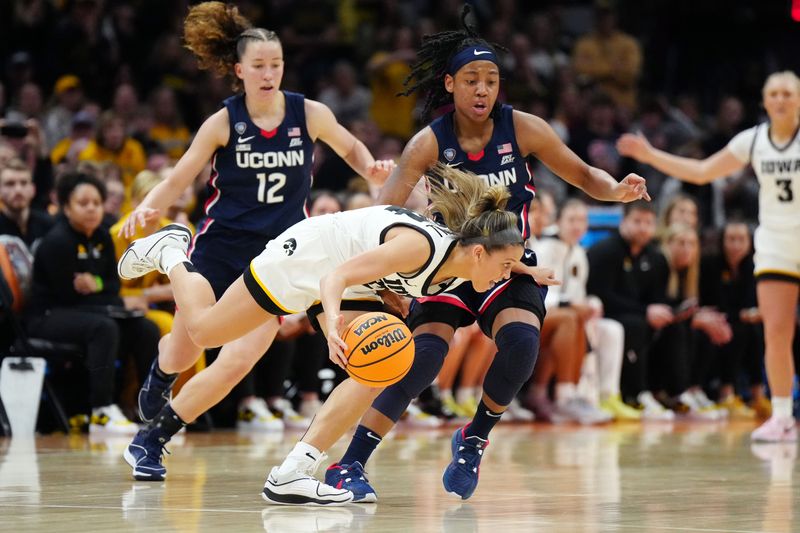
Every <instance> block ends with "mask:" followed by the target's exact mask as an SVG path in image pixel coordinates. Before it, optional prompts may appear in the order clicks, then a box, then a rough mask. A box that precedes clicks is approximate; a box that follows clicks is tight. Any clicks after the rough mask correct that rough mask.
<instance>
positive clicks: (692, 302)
mask: <svg viewBox="0 0 800 533" xmlns="http://www.w3.org/2000/svg"><path fill="white" fill-rule="evenodd" d="M662 250H663V253H664V255H665V257H666V258H667V265H668V267H669V278H668V281H667V291H666V296H667V304H668V305H670V306H672V309H673V313H674V317H673V320H672V321H671V322H670V323H669V324H667V325H666V326H665V327H664V328H663V329H662V330H661V331H659V334H658V335H657V336H656V338H655V341H654V343H653V350H652V354H651V361H652V367H653V369H654V370H655V372H653V373H652V374H651V375H653V376H657V378H653V380H652V383H653V384H654V386H655V387H658V388H659V390H661V389H663V390H664V391H665V392H666V394H667V396H665V397H663V401H664V403H665V404H667V405H668V406H671V407H673V408H674V409H675V410H676V411H677V412H679V413H682V414H686V415H688V416H689V417H691V418H696V419H699V420H721V419H724V418H726V417H727V412H725V411H723V410H721V409H719V408H717V407H716V406H715V405H714V403H713V402H712V401H711V400H709V398H708V396H706V393H705V391H704V390H703V388H702V386H701V385H702V384H703V383H704V382H705V381H706V378H707V374H708V369H709V367H710V363H711V362H712V357H711V351H710V350H708V349H707V343H708V341H710V342H711V343H713V344H714V345H720V344H724V343H727V342H729V341H730V338H731V329H730V326H729V325H728V323H727V321H726V320H725V316H724V315H723V314H722V313H720V312H718V311H716V310H714V309H711V308H710V307H699V306H698V296H699V280H700V242H699V239H698V236H697V230H695V229H693V228H691V227H689V226H687V225H684V224H680V223H677V224H673V225H672V226H670V227H669V228H667V232H666V233H665V235H664V237H663V242H662Z"/></svg>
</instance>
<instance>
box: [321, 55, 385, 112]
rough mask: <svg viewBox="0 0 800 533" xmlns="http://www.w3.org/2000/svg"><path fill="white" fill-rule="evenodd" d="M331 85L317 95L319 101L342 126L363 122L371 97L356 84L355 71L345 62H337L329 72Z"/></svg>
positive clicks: (367, 91) (364, 89)
mask: <svg viewBox="0 0 800 533" xmlns="http://www.w3.org/2000/svg"><path fill="white" fill-rule="evenodd" d="M331 76H332V80H331V81H332V84H331V86H330V87H328V88H326V89H323V90H322V91H321V92H320V93H319V101H320V102H322V103H323V104H325V105H327V106H328V107H330V108H331V111H333V114H334V115H336V119H337V120H338V121H339V122H341V123H343V124H350V123H351V122H353V121H355V120H364V119H366V118H367V117H368V116H369V105H370V102H371V100H372V95H371V94H370V92H369V90H368V89H367V88H365V87H362V86H361V85H359V84H358V79H357V78H356V70H355V69H354V68H353V65H352V64H351V63H349V62H347V61H339V62H337V63H336V64H335V65H334V66H333V71H332V72H331Z"/></svg>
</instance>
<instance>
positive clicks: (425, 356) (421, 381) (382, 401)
mask: <svg viewBox="0 0 800 533" xmlns="http://www.w3.org/2000/svg"><path fill="white" fill-rule="evenodd" d="M448 348H449V346H448V344H447V343H446V342H445V340H444V339H443V338H441V337H439V336H438V335H432V334H430V333H423V334H422V335H419V336H416V337H414V363H413V364H412V365H411V369H410V370H409V371H408V374H406V375H405V377H404V378H403V379H401V380H400V381H399V382H398V383H395V384H394V385H391V386H389V387H387V388H386V390H384V391H383V392H382V393H381V394H380V396H378V397H377V398H376V399H375V401H374V402H372V407H373V408H374V409H375V410H377V411H379V412H381V413H382V414H384V415H385V416H386V417H388V418H390V419H392V420H394V421H395V422H397V421H398V420H400V417H401V416H402V415H403V413H404V412H405V410H406V407H408V404H410V403H411V400H413V399H414V398H416V397H417V396H419V394H420V393H421V392H422V391H423V390H425V387H427V386H428V385H430V384H431V383H433V380H434V379H436V376H437V375H438V374H439V370H441V369H442V365H443V364H444V358H445V356H446V355H447V350H448Z"/></svg>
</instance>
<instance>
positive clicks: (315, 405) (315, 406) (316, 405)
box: [300, 400, 322, 418]
mask: <svg viewBox="0 0 800 533" xmlns="http://www.w3.org/2000/svg"><path fill="white" fill-rule="evenodd" d="M321 407H322V402H321V401H319V400H303V401H302V402H301V403H300V416H304V417H306V418H314V416H316V414H317V412H318V411H319V410H320V408H321Z"/></svg>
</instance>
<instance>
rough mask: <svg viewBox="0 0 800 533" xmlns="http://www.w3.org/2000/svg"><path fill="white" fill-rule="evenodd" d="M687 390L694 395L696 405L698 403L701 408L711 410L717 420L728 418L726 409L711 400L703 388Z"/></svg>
mask: <svg viewBox="0 0 800 533" xmlns="http://www.w3.org/2000/svg"><path fill="white" fill-rule="evenodd" d="M689 392H690V393H691V395H692V396H693V397H694V399H695V401H696V402H697V405H699V406H700V408H701V409H704V410H706V411H711V412H713V413H714V414H715V415H716V417H717V418H716V419H717V420H726V419H727V418H728V410H727V409H724V408H722V407H720V406H719V405H717V404H715V403H714V402H712V401H711V398H709V397H708V396H706V393H705V391H704V390H703V389H695V390H693V391H689Z"/></svg>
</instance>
